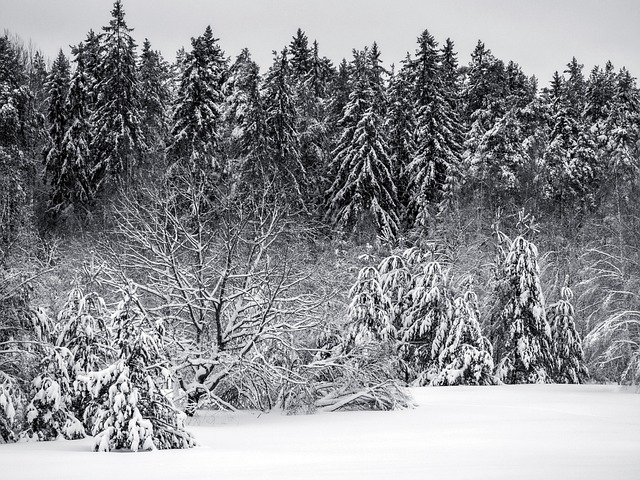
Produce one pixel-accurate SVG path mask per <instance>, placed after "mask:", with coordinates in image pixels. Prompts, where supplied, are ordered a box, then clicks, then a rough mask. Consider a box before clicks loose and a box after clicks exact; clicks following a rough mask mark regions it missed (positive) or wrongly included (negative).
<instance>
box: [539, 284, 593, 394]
mask: <svg viewBox="0 0 640 480" xmlns="http://www.w3.org/2000/svg"><path fill="white" fill-rule="evenodd" d="M560 295H561V298H560V300H558V302H556V303H554V304H552V305H550V306H549V310H548V313H547V317H548V319H549V324H550V326H551V350H552V353H553V360H554V362H555V365H554V367H555V368H554V373H553V377H554V381H556V382H558V383H582V382H584V381H585V380H586V379H587V377H588V371H587V368H586V367H585V365H584V352H583V351H582V342H581V341H580V336H579V335H578V332H577V331H576V325H575V322H574V309H573V305H572V304H571V299H572V298H573V292H572V291H571V289H570V288H569V287H563V288H562V291H561V293H560Z"/></svg>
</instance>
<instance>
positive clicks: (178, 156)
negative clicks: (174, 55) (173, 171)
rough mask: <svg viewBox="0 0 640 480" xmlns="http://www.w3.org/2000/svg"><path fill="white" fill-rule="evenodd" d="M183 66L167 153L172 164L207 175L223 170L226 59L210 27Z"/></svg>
mask: <svg viewBox="0 0 640 480" xmlns="http://www.w3.org/2000/svg"><path fill="white" fill-rule="evenodd" d="M191 46H192V49H191V52H189V53H188V54H187V55H186V58H185V59H184V61H183V63H182V65H181V67H182V77H181V79H180V87H179V89H178V93H177V98H176V101H175V105H174V113H173V126H172V129H171V138H172V140H171V143H170V144H169V147H168V154H169V156H170V159H171V161H172V162H173V163H178V164H181V165H183V166H184V167H186V168H189V169H192V170H193V169H195V170H197V171H200V172H203V173H206V172H214V173H215V174H220V173H222V171H223V170H224V165H223V162H222V159H221V158H220V156H219V148H220V122H221V117H222V102H223V99H224V97H223V94H222V84H223V82H224V79H225V75H226V59H225V58H224V52H223V51H222V49H221V48H220V46H219V45H218V39H216V38H214V37H213V32H212V31H211V26H207V28H206V29H205V31H204V33H203V34H202V35H201V36H199V37H197V38H192V39H191Z"/></svg>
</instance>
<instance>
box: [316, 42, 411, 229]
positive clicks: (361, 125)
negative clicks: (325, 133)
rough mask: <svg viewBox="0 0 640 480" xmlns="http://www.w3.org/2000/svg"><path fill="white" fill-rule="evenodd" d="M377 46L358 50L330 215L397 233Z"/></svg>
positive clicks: (352, 225) (350, 225) (351, 225)
mask: <svg viewBox="0 0 640 480" xmlns="http://www.w3.org/2000/svg"><path fill="white" fill-rule="evenodd" d="M380 69H381V67H380V64H379V59H378V51H377V47H376V48H373V49H371V50H369V49H366V48H365V50H364V51H362V52H358V51H355V52H354V60H353V71H354V73H353V80H352V81H353V87H352V92H351V94H350V96H349V102H348V103H347V105H346V106H345V108H344V112H343V117H342V119H341V121H340V124H341V126H342V128H343V132H342V136H341V137H340V140H339V142H338V145H337V147H336V149H335V150H334V158H333V161H332V164H331V166H330V169H331V171H332V172H333V174H334V181H333V183H332V185H331V187H330V188H329V190H328V191H327V207H328V210H327V218H328V219H329V220H330V221H331V222H332V223H334V224H335V225H339V226H342V227H345V228H346V229H347V230H351V231H356V230H364V232H365V234H371V233H376V234H382V235H384V236H385V237H387V238H393V237H395V235H396V234H397V231H398V222H399V220H398V214H397V209H398V201H397V189H396V186H395V179H394V178H393V176H392V171H393V170H392V165H391V157H390V154H389V147H388V144H387V139H386V135H385V133H384V129H383V127H384V123H383V118H384V102H385V99H384V91H383V84H382V78H381V73H380Z"/></svg>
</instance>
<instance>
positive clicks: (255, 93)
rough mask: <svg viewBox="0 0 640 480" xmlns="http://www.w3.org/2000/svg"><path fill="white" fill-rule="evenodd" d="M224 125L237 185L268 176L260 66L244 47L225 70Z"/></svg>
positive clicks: (251, 183)
mask: <svg viewBox="0 0 640 480" xmlns="http://www.w3.org/2000/svg"><path fill="white" fill-rule="evenodd" d="M226 90H227V91H226V93H227V98H226V99H225V125H226V127H227V129H228V130H229V132H228V133H227V135H226V137H227V145H226V148H225V153H226V156H227V157H228V158H230V159H231V161H232V162H233V161H237V168H235V167H234V168H233V169H232V171H235V172H237V173H238V175H239V180H240V184H241V185H247V186H248V188H249V190H253V188H252V187H254V186H255V184H256V183H257V182H259V181H260V180H264V178H265V177H268V172H269V171H270V161H271V159H270V158H269V154H268V151H269V150H268V149H269V139H268V138H267V125H266V112H265V110H264V104H263V99H262V97H261V95H260V68H259V67H258V64H256V63H255V62H254V61H253V60H252V59H251V54H250V53H249V51H248V50H247V49H244V50H243V51H242V52H241V53H240V55H239V56H238V58H237V59H236V61H235V62H234V64H233V65H232V66H231V69H230V72H229V79H228V80H227V83H226Z"/></svg>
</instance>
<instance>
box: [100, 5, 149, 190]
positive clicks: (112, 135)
mask: <svg viewBox="0 0 640 480" xmlns="http://www.w3.org/2000/svg"><path fill="white" fill-rule="evenodd" d="M111 16H112V19H111V21H110V22H109V25H108V26H105V27H103V28H102V30H103V33H102V35H101V36H100V56H99V59H98V64H97V66H96V72H97V75H98V82H97V84H96V85H95V89H96V105H95V111H94V112H93V114H92V116H91V124H92V127H93V133H92V137H93V138H92V143H91V150H92V154H93V155H94V158H95V165H94V169H93V172H92V173H93V178H92V183H93V184H94V185H95V186H96V187H97V189H99V188H100V186H101V185H102V184H103V183H104V182H105V181H106V182H107V183H112V184H113V185H114V186H123V185H124V186H126V185H130V184H131V182H132V181H133V179H134V175H135V173H136V171H137V167H138V164H139V162H140V157H141V155H142V152H143V150H144V148H145V144H144V138H143V134H142V130H141V127H140V125H141V115H140V91H139V84H138V76H137V62H136V51H135V49H136V44H135V41H134V40H133V37H132V36H131V32H132V31H133V29H131V28H129V27H128V26H127V23H126V21H125V18H124V17H125V16H124V9H123V7H122V2H121V1H120V0H116V2H115V3H114V5H113V10H112V11H111Z"/></svg>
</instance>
